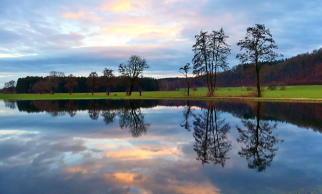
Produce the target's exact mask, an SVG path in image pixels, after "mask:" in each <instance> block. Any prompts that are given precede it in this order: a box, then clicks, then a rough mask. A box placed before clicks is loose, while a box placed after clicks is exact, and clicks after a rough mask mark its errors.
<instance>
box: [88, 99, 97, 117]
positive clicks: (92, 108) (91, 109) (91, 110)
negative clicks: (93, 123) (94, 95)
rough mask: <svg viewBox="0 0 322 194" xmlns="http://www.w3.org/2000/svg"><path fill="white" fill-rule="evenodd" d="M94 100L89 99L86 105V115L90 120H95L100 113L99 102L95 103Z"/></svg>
mask: <svg viewBox="0 0 322 194" xmlns="http://www.w3.org/2000/svg"><path fill="white" fill-rule="evenodd" d="M95 102H96V101H90V103H89V106H88V115H89V117H90V118H91V119H92V120H97V119H98V118H99V115H100V108H99V104H96V103H95Z"/></svg>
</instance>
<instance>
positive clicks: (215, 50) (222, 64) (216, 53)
mask: <svg viewBox="0 0 322 194" xmlns="http://www.w3.org/2000/svg"><path fill="white" fill-rule="evenodd" d="M227 38H228V36H227V35H225V32H224V30H223V28H220V30H219V31H212V33H211V34H210V36H209V41H210V42H209V47H210V51H211V71H210V72H211V73H212V76H211V77H212V78H213V80H212V82H213V91H214V92H215V90H216V83H217V72H218V71H219V70H227V69H228V63H227V56H228V55H229V54H230V48H229V45H228V44H227V43H226V39H227Z"/></svg>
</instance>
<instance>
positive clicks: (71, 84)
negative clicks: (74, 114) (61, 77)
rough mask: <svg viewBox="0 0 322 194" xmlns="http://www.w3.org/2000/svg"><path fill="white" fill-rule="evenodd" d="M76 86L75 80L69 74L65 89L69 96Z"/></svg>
mask: <svg viewBox="0 0 322 194" xmlns="http://www.w3.org/2000/svg"><path fill="white" fill-rule="evenodd" d="M77 85H78V83H77V80H76V78H75V77H74V76H73V75H72V74H70V75H69V76H68V77H67V78H66V84H65V88H66V89H67V90H68V92H69V94H70V95H71V94H72V93H73V89H74V88H75V87H76V86H77Z"/></svg>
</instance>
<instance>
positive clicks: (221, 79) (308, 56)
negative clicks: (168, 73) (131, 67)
mask: <svg viewBox="0 0 322 194" xmlns="http://www.w3.org/2000/svg"><path fill="white" fill-rule="evenodd" d="M200 80H202V78H200V79H195V80H193V81H192V82H193V83H192V85H193V87H200V85H201V83H202V82H200ZM255 80H256V78H255V67H254V65H252V64H243V65H237V66H235V67H233V68H232V69H231V70H228V71H225V72H221V73H219V74H218V80H217V83H218V85H219V86H252V85H254V84H255ZM261 83H262V84H263V85H321V84H322V48H320V49H319V50H315V51H313V52H312V53H305V54H300V55H297V56H295V57H292V58H289V59H284V60H280V61H274V62H272V63H270V64H263V66H262V70H261ZM159 85H160V89H161V90H167V89H174V88H179V87H184V80H183V79H182V78H172V79H160V80H159Z"/></svg>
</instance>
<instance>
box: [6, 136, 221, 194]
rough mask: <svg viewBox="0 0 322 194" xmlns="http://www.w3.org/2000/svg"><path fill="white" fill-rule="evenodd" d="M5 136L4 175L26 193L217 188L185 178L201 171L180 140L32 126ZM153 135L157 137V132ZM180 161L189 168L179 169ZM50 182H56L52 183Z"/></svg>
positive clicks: (205, 190) (10, 190)
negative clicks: (86, 134) (95, 135)
mask: <svg viewBox="0 0 322 194" xmlns="http://www.w3.org/2000/svg"><path fill="white" fill-rule="evenodd" d="M3 136H6V138H7V140H4V138H0V139H1V141H0V148H1V149H0V152H1V153H2V154H1V156H2V157H1V158H0V159H1V163H0V176H4V175H5V174H6V173H9V172H10V173H9V174H10V175H9V176H7V177H6V181H9V182H10V181H13V180H14V181H15V182H16V183H18V184H19V185H21V186H20V188H21V189H23V190H24V191H25V192H26V193H28V192H30V193H31V191H34V188H36V187H37V188H38V189H39V190H38V191H39V192H40V193H43V192H45V193H47V191H48V190H47V189H49V188H50V189H51V190H50V192H51V193H57V192H63V191H66V189H67V190H69V191H71V192H73V193H74V192H77V193H91V192H92V191H98V192H106V191H109V192H110V193H131V191H138V192H139V193H169V192H170V193H191V191H193V192H198V193H215V192H217V191H218V189H217V188H215V187H214V186H213V185H212V184H211V183H210V182H209V181H208V182H200V183H198V180H193V179H192V180H186V178H185V176H186V175H188V174H190V173H195V174H197V173H198V168H196V167H195V161H194V160H189V159H185V160H184V157H185V156H184V155H183V153H182V152H181V150H180V149H181V146H177V147H176V145H177V143H176V142H171V143H168V144H163V143H162V142H163V141H166V139H161V140H160V141H161V142H155V143H154V144H152V145H151V144H149V143H150V142H151V140H149V139H146V144H145V145H144V143H140V144H138V145H136V144H135V143H136V142H134V144H131V143H128V141H127V139H126V138H125V139H124V140H122V139H114V140H113V139H111V140H110V141H109V139H92V138H86V139H82V138H78V137H72V136H65V135H56V136H47V135H45V134H43V133H37V132H29V131H27V132H24V131H3V132H2V134H1V135H0V137H3ZM153 139H154V140H153V141H157V138H156V137H154V138H153ZM9 141H10V143H9ZM5 150H7V151H8V152H7V153H8V154H5ZM178 160H180V162H177V161H178ZM182 167H184V168H186V169H185V170H184V171H181V170H180V169H181V168H182ZM19 172H24V174H25V176H27V177H32V179H31V180H32V181H30V180H29V181H24V179H23V178H15V176H17V175H18V174H19ZM199 175H201V174H199ZM23 177H24V176H23ZM24 178H26V177H24ZM205 180H206V179H205ZM160 181H162V182H161V184H160ZM196 181H197V182H196ZM49 183H50V185H56V186H55V187H52V188H51V186H50V185H48V184H49ZM39 184H40V186H38V185H39ZM163 184H167V186H166V187H164V186H162V185H163ZM6 189H7V190H6V191H7V192H8V193H15V192H14V191H15V190H14V187H10V186H9V187H6ZM189 191H190V192H189Z"/></svg>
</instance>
